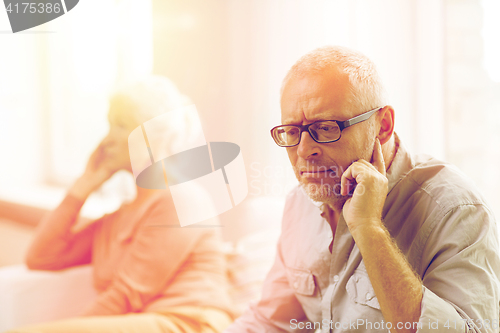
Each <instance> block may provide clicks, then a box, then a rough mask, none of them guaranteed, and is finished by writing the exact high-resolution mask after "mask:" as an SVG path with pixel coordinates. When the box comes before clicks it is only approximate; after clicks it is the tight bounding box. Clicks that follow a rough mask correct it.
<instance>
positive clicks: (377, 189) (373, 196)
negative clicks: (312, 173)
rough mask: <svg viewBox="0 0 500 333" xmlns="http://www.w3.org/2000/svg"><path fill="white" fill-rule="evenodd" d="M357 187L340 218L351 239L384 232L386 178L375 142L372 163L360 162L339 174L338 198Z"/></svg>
mask: <svg viewBox="0 0 500 333" xmlns="http://www.w3.org/2000/svg"><path fill="white" fill-rule="evenodd" d="M354 182H355V183H356V184H357V185H356V189H355V190H354V193H353V195H352V197H351V198H349V199H348V200H347V201H346V203H345V204H344V208H343V214H344V218H345V221H346V223H347V226H348V227H349V230H350V232H351V234H352V235H353V237H354V239H355V240H356V234H357V233H360V232H361V233H363V232H364V231H366V232H369V231H370V230H372V229H373V228H383V226H382V221H381V218H382V209H383V207H384V202H385V198H386V196H387V183H388V181H387V177H386V176H385V162H384V156H383V155H382V147H381V145H380V141H379V139H378V138H376V139H375V145H374V149H373V156H372V163H369V162H368V161H366V160H363V159H360V160H358V161H356V162H354V163H353V164H351V165H350V166H349V168H347V170H346V171H345V172H344V173H343V174H342V179H341V194H342V195H347V194H348V193H349V187H350V186H352V184H353V183H354Z"/></svg>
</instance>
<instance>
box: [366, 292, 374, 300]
mask: <svg viewBox="0 0 500 333" xmlns="http://www.w3.org/2000/svg"><path fill="white" fill-rule="evenodd" d="M372 298H373V296H372V294H370V293H366V300H367V301H369V300H371V299H372Z"/></svg>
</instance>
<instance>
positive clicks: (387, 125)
mask: <svg viewBox="0 0 500 333" xmlns="http://www.w3.org/2000/svg"><path fill="white" fill-rule="evenodd" d="M379 113H380V114H379V115H378V117H377V118H378V121H379V122H380V131H379V133H378V135H377V138H378V139H379V141H380V144H381V145H383V144H384V143H386V142H387V141H389V139H390V138H391V137H392V133H393V132H394V109H393V108H392V106H390V105H386V106H384V107H383V108H382V110H380V111H379Z"/></svg>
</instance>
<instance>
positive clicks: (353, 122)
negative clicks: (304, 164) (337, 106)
mask: <svg viewBox="0 0 500 333" xmlns="http://www.w3.org/2000/svg"><path fill="white" fill-rule="evenodd" d="M383 108H384V107H377V108H375V109H372V110H370V111H366V112H365V113H362V114H360V115H358V116H356V117H352V118H351V119H347V120H344V121H340V120H318V121H315V122H313V123H310V124H307V125H278V126H275V127H273V128H271V136H272V138H273V140H274V142H276V144H277V145H278V146H279V147H295V146H297V145H298V144H299V143H300V140H301V139H302V133H303V132H304V131H307V132H308V133H309V135H310V136H311V138H312V139H313V140H314V141H316V142H317V143H331V142H336V141H339V140H340V138H341V137H342V131H343V130H344V129H346V128H347V127H349V126H352V125H356V124H358V123H360V122H363V121H365V120H367V119H368V118H370V117H371V116H372V115H373V114H374V113H375V112H377V111H379V110H381V109H383ZM325 121H334V122H336V123H337V125H338V126H339V129H340V135H339V138H338V139H336V140H332V141H318V140H316V139H315V138H314V135H313V134H312V133H311V131H310V130H309V127H310V126H312V125H314V124H316V123H322V122H325ZM283 126H294V127H297V128H299V129H300V133H299V141H298V142H297V143H296V144H294V145H289V146H282V145H280V144H278V142H277V140H276V138H275V136H274V134H273V132H274V130H275V129H276V128H278V127H283Z"/></svg>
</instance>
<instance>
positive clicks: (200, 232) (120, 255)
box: [27, 190, 233, 316]
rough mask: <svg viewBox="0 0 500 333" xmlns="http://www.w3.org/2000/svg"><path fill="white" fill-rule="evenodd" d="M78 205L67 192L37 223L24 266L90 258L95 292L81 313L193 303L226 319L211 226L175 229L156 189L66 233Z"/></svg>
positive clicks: (167, 202)
mask: <svg viewBox="0 0 500 333" xmlns="http://www.w3.org/2000/svg"><path fill="white" fill-rule="evenodd" d="M82 205H83V202H82V201H80V200H78V199H76V198H74V197H72V196H71V195H68V196H67V197H66V198H65V199H64V200H63V202H62V203H61V204H60V205H59V207H58V208H57V209H56V210H54V211H53V212H51V213H50V214H48V216H46V217H45V218H44V219H43V220H42V222H41V224H40V226H39V228H38V230H37V233H36V236H35V240H34V242H33V244H32V246H31V248H30V250H29V252H28V259H27V264H28V267H30V268H32V269H46V270H58V269H63V268H67V267H71V266H76V265H81V264H87V263H92V265H93V267H94V285H95V287H96V289H97V290H98V291H99V296H98V298H97V300H96V301H95V303H94V304H93V305H92V306H91V307H90V308H89V309H87V311H86V312H85V313H84V315H116V314H124V313H129V312H161V311H164V310H168V308H169V307H172V306H183V305H192V306H204V307H205V306H207V307H215V308H218V309H221V310H223V311H225V312H227V313H228V314H229V315H230V316H233V314H232V312H231V310H230V306H231V305H230V301H229V296H228V293H227V286H228V284H227V280H226V262H225V258H224V255H223V253H222V252H221V250H220V247H219V246H220V242H221V240H220V229H219V228H218V227H208V226H207V227H202V226H199V225H193V226H189V227H182V228H181V227H180V224H179V221H178V219H177V214H176V213H175V210H174V205H173V201H172V199H171V197H170V194H169V192H168V191H167V190H162V191H158V193H155V194H154V195H153V196H152V197H150V198H149V199H148V201H147V202H145V203H144V204H143V205H142V206H140V208H139V209H137V210H135V211H130V210H129V211H128V212H127V210H126V209H124V208H120V209H118V210H117V211H116V212H114V213H112V214H107V215H104V216H103V217H102V218H100V219H98V220H97V221H95V223H92V224H91V225H90V226H88V227H87V228H85V229H84V230H82V231H80V232H78V233H76V234H72V233H71V232H70V228H71V226H72V225H73V224H74V223H75V221H76V219H77V217H78V213H79V211H80V208H81V207H82Z"/></svg>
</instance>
